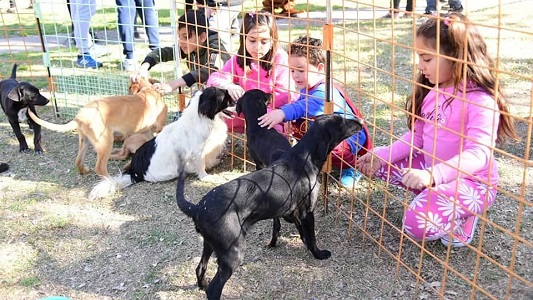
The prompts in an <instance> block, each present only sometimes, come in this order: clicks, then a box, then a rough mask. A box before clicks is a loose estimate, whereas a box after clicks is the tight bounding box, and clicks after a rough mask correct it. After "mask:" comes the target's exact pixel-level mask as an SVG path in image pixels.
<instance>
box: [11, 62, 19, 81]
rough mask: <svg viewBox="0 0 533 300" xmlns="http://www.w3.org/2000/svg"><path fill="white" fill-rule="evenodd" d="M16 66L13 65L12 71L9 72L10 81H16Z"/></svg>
mask: <svg viewBox="0 0 533 300" xmlns="http://www.w3.org/2000/svg"><path fill="white" fill-rule="evenodd" d="M17 66H18V65H17V64H13V70H11V79H17Z"/></svg>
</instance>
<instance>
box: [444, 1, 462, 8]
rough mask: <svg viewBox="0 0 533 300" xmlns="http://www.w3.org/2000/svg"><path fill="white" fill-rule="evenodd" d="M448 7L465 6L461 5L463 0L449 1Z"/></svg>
mask: <svg viewBox="0 0 533 300" xmlns="http://www.w3.org/2000/svg"><path fill="white" fill-rule="evenodd" d="M448 5H449V6H450V7H451V8H460V7H461V6H463V5H462V4H461V0H448Z"/></svg>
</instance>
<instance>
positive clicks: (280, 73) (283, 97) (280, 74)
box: [272, 50, 293, 108]
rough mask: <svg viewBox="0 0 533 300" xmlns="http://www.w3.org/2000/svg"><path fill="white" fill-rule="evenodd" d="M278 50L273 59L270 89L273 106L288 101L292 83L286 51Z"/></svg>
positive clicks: (276, 106)
mask: <svg viewBox="0 0 533 300" xmlns="http://www.w3.org/2000/svg"><path fill="white" fill-rule="evenodd" d="M282 51H283V50H279V51H278V55H277V56H276V59H275V60H274V72H273V74H274V80H273V84H274V87H273V89H272V95H273V96H274V105H275V108H280V107H281V106H283V105H285V104H287V103H289V100H291V98H292V96H293V94H292V93H291V88H292V86H293V84H291V82H292V77H291V72H290V69H289V56H288V54H287V52H285V51H283V52H282Z"/></svg>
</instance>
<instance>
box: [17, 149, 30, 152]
mask: <svg viewBox="0 0 533 300" xmlns="http://www.w3.org/2000/svg"><path fill="white" fill-rule="evenodd" d="M19 152H20V153H27V152H30V148H20V149H19Z"/></svg>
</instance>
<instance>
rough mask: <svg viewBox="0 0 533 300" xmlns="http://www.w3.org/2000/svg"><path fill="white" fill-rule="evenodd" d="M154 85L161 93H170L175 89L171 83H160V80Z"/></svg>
mask: <svg viewBox="0 0 533 300" xmlns="http://www.w3.org/2000/svg"><path fill="white" fill-rule="evenodd" d="M152 87H153V88H154V89H155V90H156V91H157V92H159V94H161V95H165V94H168V93H172V91H173V89H172V87H171V86H170V84H168V83H166V82H164V83H160V82H156V83H154V84H152Z"/></svg>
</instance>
